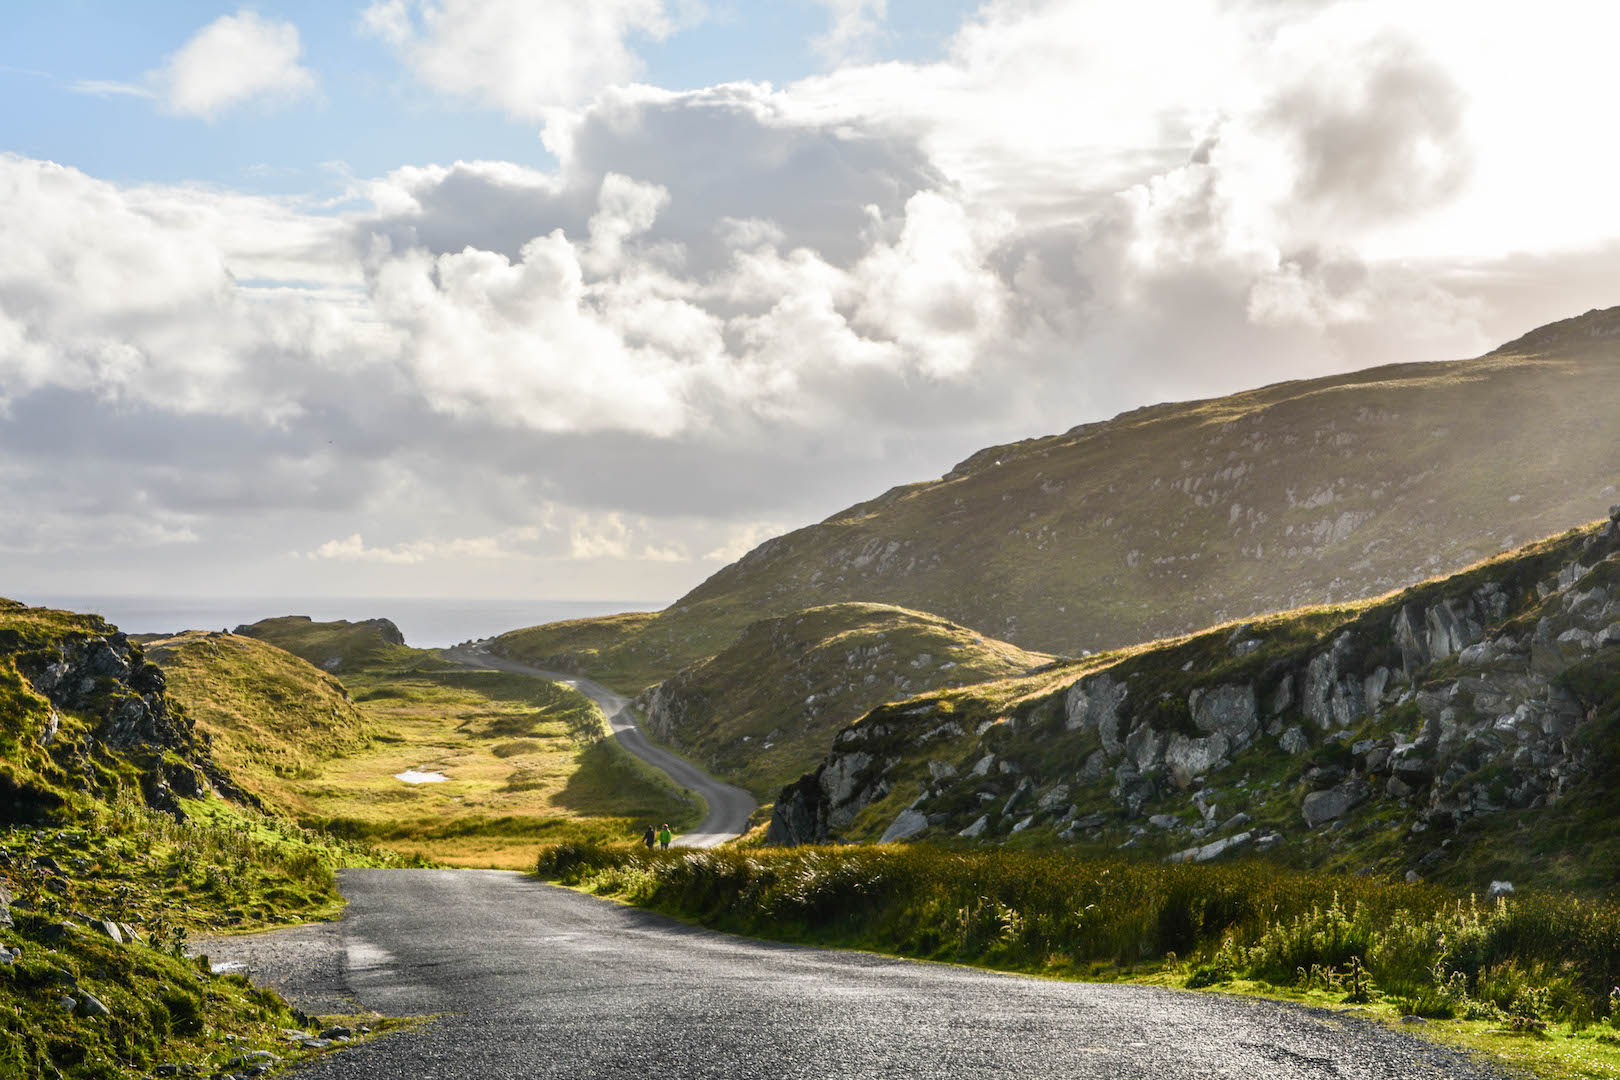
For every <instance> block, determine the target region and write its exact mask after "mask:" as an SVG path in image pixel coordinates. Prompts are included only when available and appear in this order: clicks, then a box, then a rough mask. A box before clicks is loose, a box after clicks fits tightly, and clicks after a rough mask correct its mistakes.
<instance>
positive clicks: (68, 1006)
mask: <svg viewBox="0 0 1620 1080" xmlns="http://www.w3.org/2000/svg"><path fill="white" fill-rule="evenodd" d="M56 1007H57V1008H58V1009H60V1010H61V1011H62V1012H65V1013H70V1012H72V1011H73V1010H74V1009H77V1008H78V1007H79V1002H78V999H76V998H72V997H69V996H68V995H67V994H63V995H62V996H61V997H59V998H57V999H56Z"/></svg>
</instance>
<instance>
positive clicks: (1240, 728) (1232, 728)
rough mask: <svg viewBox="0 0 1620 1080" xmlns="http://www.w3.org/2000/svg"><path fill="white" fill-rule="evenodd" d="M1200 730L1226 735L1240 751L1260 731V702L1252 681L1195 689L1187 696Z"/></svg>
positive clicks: (1194, 720)
mask: <svg viewBox="0 0 1620 1080" xmlns="http://www.w3.org/2000/svg"><path fill="white" fill-rule="evenodd" d="M1187 705H1188V707H1189V708H1190V709H1191V710H1192V717H1193V723H1194V724H1196V725H1197V726H1198V730H1199V731H1205V732H1211V733H1218V734H1221V735H1225V736H1226V738H1227V739H1228V740H1229V741H1230V743H1231V745H1232V747H1233V748H1235V749H1239V750H1241V749H1242V748H1243V747H1245V746H1248V745H1249V744H1250V743H1251V742H1253V741H1254V737H1255V736H1256V735H1257V734H1259V732H1260V704H1259V701H1258V699H1257V698H1256V697H1255V692H1254V686H1253V684H1251V683H1237V684H1230V685H1226V686H1216V687H1212V688H1211V689H1208V690H1194V691H1193V692H1192V694H1191V696H1189V698H1188V699H1187Z"/></svg>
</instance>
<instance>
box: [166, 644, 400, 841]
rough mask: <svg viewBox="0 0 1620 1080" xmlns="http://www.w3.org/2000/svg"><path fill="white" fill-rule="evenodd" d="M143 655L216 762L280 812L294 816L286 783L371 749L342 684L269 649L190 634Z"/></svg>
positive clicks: (361, 720) (367, 733)
mask: <svg viewBox="0 0 1620 1080" xmlns="http://www.w3.org/2000/svg"><path fill="white" fill-rule="evenodd" d="M145 648H146V655H147V657H148V658H149V659H150V660H152V661H153V662H154V663H156V664H157V665H158V666H160V667H161V668H162V669H163V673H164V675H165V676H166V677H167V679H168V685H169V692H170V693H171V694H172V695H173V696H174V697H175V698H176V699H177V700H179V701H182V702H184V703H185V705H186V711H187V713H188V714H189V715H190V716H191V718H192V719H193V720H194V721H195V722H196V724H197V725H198V726H199V727H200V728H201V729H202V730H204V731H206V732H207V733H208V735H209V736H210V738H211V739H212V749H213V755H214V758H215V760H217V761H218V762H219V763H220V764H221V765H222V766H223V767H224V768H225V769H226V771H227V772H229V773H230V774H231V775H232V776H234V777H235V778H236V779H237V780H238V782H239V783H241V785H242V786H243V787H244V788H246V789H247V790H249V791H251V792H253V794H254V795H256V796H258V797H259V799H261V800H262V801H265V802H267V803H269V804H272V805H274V806H276V807H277V809H279V810H283V811H290V810H292V809H293V808H292V807H291V806H290V805H287V803H286V802H285V795H284V791H283V788H282V784H281V781H284V780H288V779H296V778H305V779H307V778H309V777H311V776H314V775H317V774H318V773H319V771H320V768H321V766H322V764H323V763H324V762H326V761H328V760H330V759H331V758H334V757H341V756H344V755H348V754H353V753H356V752H359V751H363V750H366V749H369V748H371V747H372V745H373V737H372V733H371V730H370V728H369V727H368V725H367V724H366V722H365V720H364V718H363V717H362V716H361V713H360V710H359V708H358V707H356V705H355V703H354V702H353V701H352V700H351V699H350V697H349V693H348V691H347V690H346V689H344V687H343V684H342V683H340V682H339V681H338V680H337V679H336V678H335V677H333V676H332V675H329V674H327V673H326V672H324V671H321V670H320V669H318V668H316V667H314V666H313V665H312V664H310V663H309V662H308V661H306V660H303V659H301V658H299V657H297V656H294V655H293V654H291V653H289V652H285V651H283V650H282V649H279V648H277V647H275V646H274V645H271V644H269V643H267V642H264V641H259V640H257V639H256V638H251V637H245V636H243V635H240V634H222V633H218V632H207V633H205V632H201V631H191V632H188V633H185V634H180V635H178V636H175V637H169V638H160V639H158V640H155V641H149V642H147V643H146V646H145Z"/></svg>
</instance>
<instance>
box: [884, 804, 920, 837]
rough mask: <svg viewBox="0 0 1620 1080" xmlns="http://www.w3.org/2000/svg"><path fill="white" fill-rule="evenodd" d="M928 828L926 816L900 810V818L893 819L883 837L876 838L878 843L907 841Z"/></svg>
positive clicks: (914, 811)
mask: <svg viewBox="0 0 1620 1080" xmlns="http://www.w3.org/2000/svg"><path fill="white" fill-rule="evenodd" d="M926 828H928V816H927V815H926V814H922V813H919V812H918V811H916V810H902V811H900V816H899V817H897V818H895V819H894V821H893V823H892V824H890V825H889V827H888V828H887V829H884V830H883V835H882V836H880V837H878V843H880V844H891V843H893V842H894V841H896V840H907V839H910V838H911V837H913V836H916V835H917V834H918V833H920V832H922V831H923V830H924V829H926Z"/></svg>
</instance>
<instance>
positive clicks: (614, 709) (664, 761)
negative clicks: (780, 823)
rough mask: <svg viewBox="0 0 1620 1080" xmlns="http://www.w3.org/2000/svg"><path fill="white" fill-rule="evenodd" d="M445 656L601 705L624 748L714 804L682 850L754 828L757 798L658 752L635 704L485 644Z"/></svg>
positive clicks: (463, 647) (464, 647)
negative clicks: (535, 679)
mask: <svg viewBox="0 0 1620 1080" xmlns="http://www.w3.org/2000/svg"><path fill="white" fill-rule="evenodd" d="M442 652H443V654H444V656H445V657H446V658H447V659H450V660H454V661H455V662H456V663H458V664H465V665H467V666H468V667H483V668H495V669H497V670H500V671H515V672H517V673H519V674H522V675H538V676H540V677H541V678H543V679H550V680H551V681H552V682H559V683H562V684H563V685H565V686H570V687H573V688H574V689H575V690H578V691H579V692H580V693H582V694H584V695H585V696H586V697H588V698H590V699H591V700H592V701H594V702H596V704H597V705H598V706H599V707H600V708H601V710H602V715H603V716H606V717H607V718H608V724H609V725H610V726H611V727H612V728H613V736H614V738H616V739H618V740H619V745H621V746H623V747H624V748H625V749H626V750H628V751H630V753H632V754H634V755H635V756H636V757H638V758H640V759H641V760H642V761H645V762H646V763H647V764H649V765H651V766H653V767H654V768H655V769H661V770H663V771H664V772H665V773H667V774H668V775H669V776H670V778H671V779H673V780H674V781H675V782H676V783H677V784H679V785H680V786H681V787H684V788H689V789H691V790H692V791H695V792H697V793H698V794H699V795H701V796H702V797H703V801H704V802H706V803H708V804H709V813H708V816H707V817H705V818H704V819H703V821H702V823H701V824H699V825H698V827H697V828H696V829H694V830H692V831H691V832H689V833H684V834H682V835H681V836H680V837H678V838H676V840H675V844H676V846H678V847H714V846H715V845H716V844H720V843H724V842H725V841H727V840H730V839H732V838H733V837H736V836H738V835H740V834H741V833H742V832H743V831H744V830H746V829H747V828H748V816H749V815H750V814H752V813H753V812H754V808H755V806H757V805H758V804H757V803H755V802H754V796H753V795H751V794H750V793H748V792H746V791H744V790H743V789H742V788H739V787H733V786H731V785H730V784H727V783H722V782H721V781H719V780H716V779H715V778H714V777H712V776H710V775H709V774H708V773H706V772H704V771H703V770H702V769H700V768H698V767H697V766H696V765H693V764H692V763H691V762H690V761H687V760H686V759H685V758H682V757H677V756H676V755H675V754H672V753H670V752H669V751H668V750H665V749H664V748H663V747H661V746H654V745H653V744H652V743H651V742H650V741H649V740H648V738H647V736H645V735H643V734H642V733H641V729H640V728H639V727H637V726H636V716H635V712H634V710H632V709H631V708H630V702H629V701H628V700H627V699H625V698H624V697H621V696H620V695H618V694H615V693H614V692H613V691H611V690H609V689H608V688H607V687H605V686H603V685H602V684H601V683H597V682H592V681H591V680H589V679H586V678H583V677H581V676H579V675H569V674H566V673H564V672H560V671H543V670H541V669H540V668H537V667H530V666H529V665H528V664H522V663H519V662H518V661H516V660H508V659H507V658H506V657H504V656H496V655H495V654H494V653H492V652H490V651H489V648H488V646H486V645H484V644H482V643H479V644H474V645H461V646H457V647H456V648H454V649H444V650H442Z"/></svg>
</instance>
